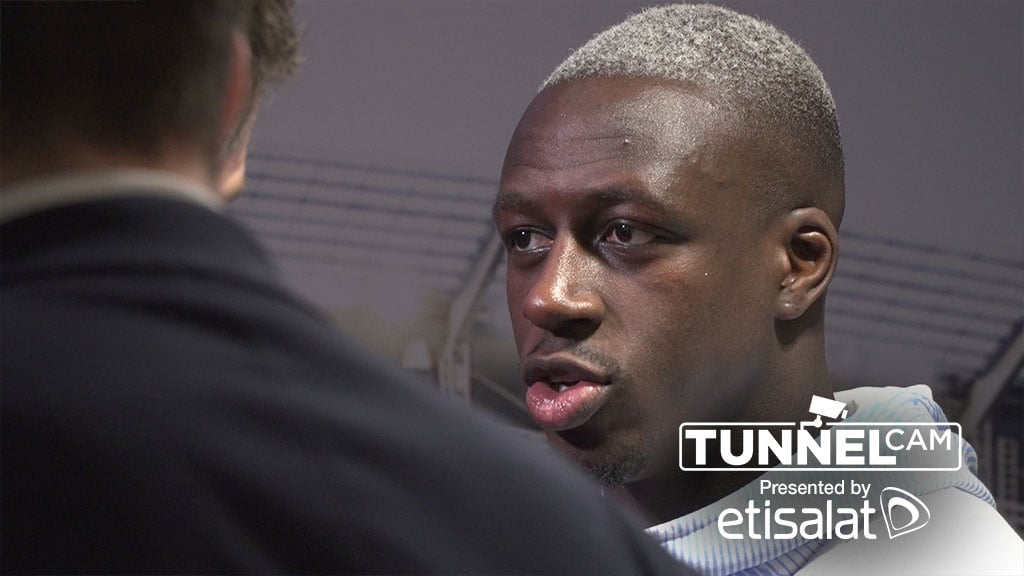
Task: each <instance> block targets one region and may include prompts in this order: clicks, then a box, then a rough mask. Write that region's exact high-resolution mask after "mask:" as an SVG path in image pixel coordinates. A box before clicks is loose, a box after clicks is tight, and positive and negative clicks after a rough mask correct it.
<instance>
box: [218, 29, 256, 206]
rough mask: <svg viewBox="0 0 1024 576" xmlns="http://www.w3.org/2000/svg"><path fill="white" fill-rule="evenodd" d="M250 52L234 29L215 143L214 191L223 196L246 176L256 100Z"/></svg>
mask: <svg viewBox="0 0 1024 576" xmlns="http://www.w3.org/2000/svg"><path fill="white" fill-rule="evenodd" d="M250 61H251V52H250V49H249V41H248V40H247V39H246V37H245V35H244V34H242V33H241V32H238V31H236V32H235V33H234V34H233V35H232V38H231V58H230V60H229V62H228V70H227V76H226V78H225V82H224V99H223V104H222V106H221V117H220V123H219V124H218V127H217V142H218V144H219V149H220V150H221V158H220V162H219V166H218V174H216V177H215V182H216V184H217V192H218V193H220V195H221V196H222V197H223V198H224V199H225V200H229V199H231V198H232V197H234V196H235V195H236V194H237V193H238V192H239V191H240V190H241V188H242V182H243V180H244V175H245V157H246V154H247V153H248V147H249V136H250V133H251V129H252V122H251V120H252V116H254V115H255V103H254V102H250V99H251V98H252V94H251V91H252V76H251V74H252V72H251V69H250Z"/></svg>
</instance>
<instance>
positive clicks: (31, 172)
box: [0, 144, 214, 193]
mask: <svg viewBox="0 0 1024 576" xmlns="http://www.w3.org/2000/svg"><path fill="white" fill-rule="evenodd" d="M132 169H141V170H156V171H160V172H167V173H170V174H173V175H175V176H179V177H181V178H185V179H188V180H191V181H193V182H195V183H196V184H199V185H201V186H203V187H205V188H209V189H211V190H212V189H214V181H213V180H214V179H213V176H212V170H211V166H210V165H209V162H208V161H207V160H206V158H205V157H204V156H203V155H202V154H201V153H199V151H198V150H193V149H192V148H190V147H179V146H167V147H166V148H165V149H164V151H162V152H161V153H160V154H144V153H140V152H137V151H132V150H125V149H119V148H118V149H100V148H96V147H93V146H89V145H76V144H66V145H64V146H63V147H61V148H60V149H58V150H54V151H53V153H52V154H45V155H44V154H33V155H23V156H17V157H11V156H7V155H5V156H4V158H3V164H2V166H0V191H2V190H3V189H6V188H9V187H11V186H14V185H15V184H19V183H22V182H26V181H30V180H37V179H42V178H47V177H50V176H58V175H67V174H81V175H83V176H87V175H90V174H94V173H101V172H107V171H111V170H132ZM0 193H2V192H0Z"/></svg>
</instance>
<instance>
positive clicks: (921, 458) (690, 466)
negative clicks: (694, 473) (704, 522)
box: [679, 395, 963, 472]
mask: <svg viewBox="0 0 1024 576" xmlns="http://www.w3.org/2000/svg"><path fill="white" fill-rule="evenodd" d="M808 412H810V413H811V415H812V416H813V418H812V419H810V420H806V421H802V422H687V423H684V424H681V425H680V426H679V468H680V469H682V470H705V471H730V470H732V471H735V470H748V471H756V470H769V469H771V470H776V471H786V470H800V471H807V470H830V471H843V470H847V471H857V470H871V469H885V470H892V471H907V472H911V471H929V470H948V471H955V470H959V469H960V468H961V466H962V465H963V453H962V444H963V439H962V437H961V429H960V425H959V424H957V423H955V422H846V421H845V420H846V417H847V415H848V412H849V411H848V410H847V408H846V404H845V403H843V402H839V401H837V400H832V399H831V398H824V397H821V396H817V395H815V396H812V397H811V403H810V406H809V407H808Z"/></svg>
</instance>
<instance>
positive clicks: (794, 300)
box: [775, 208, 839, 320]
mask: <svg viewBox="0 0 1024 576" xmlns="http://www.w3.org/2000/svg"><path fill="white" fill-rule="evenodd" d="M782 234H783V236H784V238H785V243H786V255H785V260H786V273H785V276H784V278H783V279H782V282H781V284H780V286H779V293H778V298H777V301H776V306H775V317H776V318H777V319H779V320H793V319H795V318H799V317H800V316H801V315H802V314H803V313H804V312H806V311H807V309H808V308H810V307H811V305H812V304H814V303H815V302H816V301H817V300H818V299H819V298H821V296H822V295H823V294H824V293H825V289H826V288H828V285H829V282H831V281H832V275H833V274H834V273H835V269H836V259H837V257H838V255H839V233H838V231H837V230H836V227H835V226H834V225H833V224H832V220H831V219H830V218H829V217H828V215H827V214H825V212H824V211H823V210H821V209H820V208H798V209H796V210H793V211H792V212H790V213H789V214H787V215H786V216H785V217H784V220H783V224H782Z"/></svg>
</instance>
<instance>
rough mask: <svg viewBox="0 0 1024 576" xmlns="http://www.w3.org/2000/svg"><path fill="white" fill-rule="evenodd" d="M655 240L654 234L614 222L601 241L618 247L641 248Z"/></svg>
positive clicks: (623, 223)
mask: <svg viewBox="0 0 1024 576" xmlns="http://www.w3.org/2000/svg"><path fill="white" fill-rule="evenodd" d="M655 238H656V236H655V235H654V234H651V233H650V232H647V231H646V230H641V229H640V228H637V227H636V226H633V225H631V224H627V223H625V222H616V223H614V224H612V225H611V227H610V228H608V231H607V232H605V234H604V237H603V238H601V240H602V241H603V242H609V243H611V244H617V245H620V246H641V245H643V244H648V243H650V242H651V241H653V240H654V239H655Z"/></svg>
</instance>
